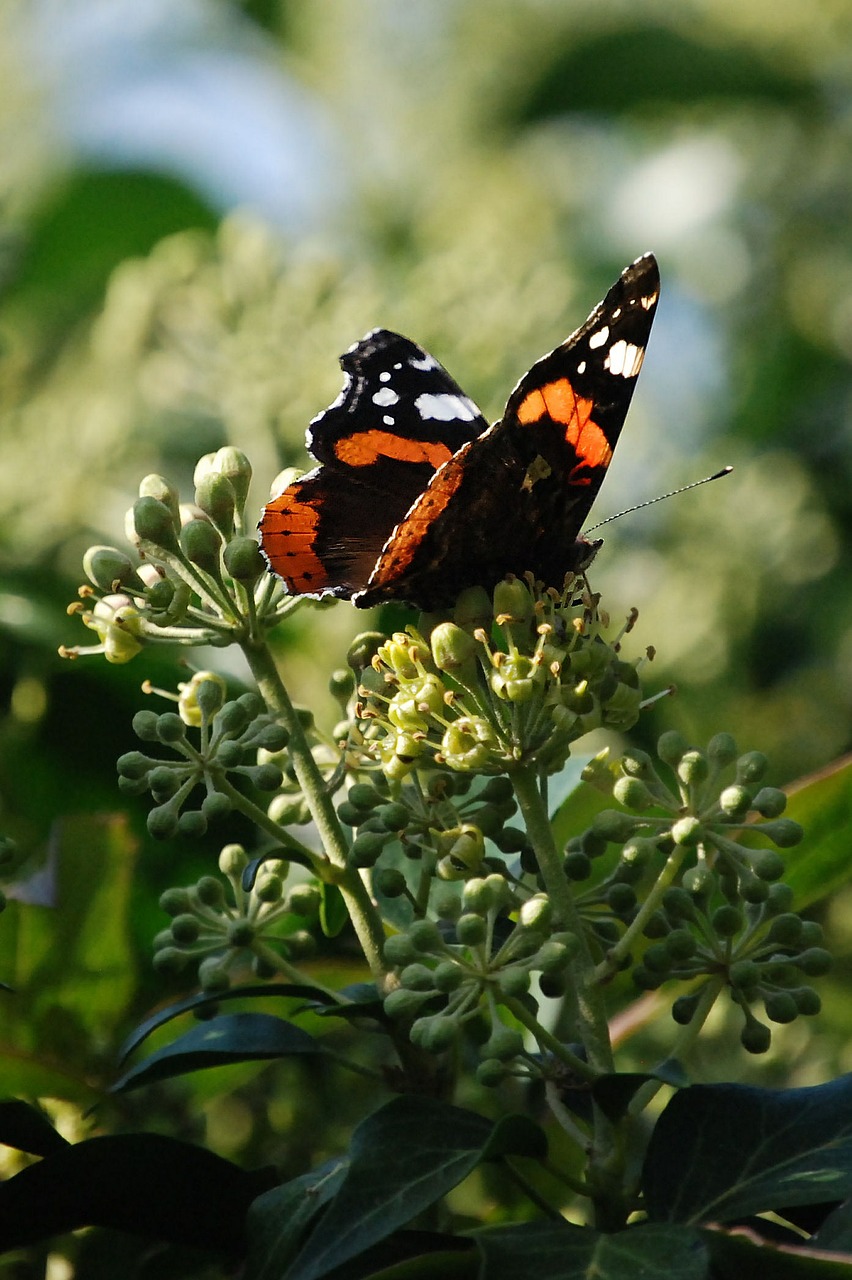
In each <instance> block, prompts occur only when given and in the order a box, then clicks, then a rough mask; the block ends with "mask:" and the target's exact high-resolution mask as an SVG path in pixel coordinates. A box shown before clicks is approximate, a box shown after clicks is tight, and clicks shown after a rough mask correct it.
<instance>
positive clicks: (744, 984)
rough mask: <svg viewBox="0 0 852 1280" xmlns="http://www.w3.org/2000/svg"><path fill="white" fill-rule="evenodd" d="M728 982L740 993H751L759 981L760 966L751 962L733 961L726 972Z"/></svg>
mask: <svg viewBox="0 0 852 1280" xmlns="http://www.w3.org/2000/svg"><path fill="white" fill-rule="evenodd" d="M728 981H729V982H730V984H731V986H732V987H738V988H739V989H740V990H741V991H751V990H752V989H753V988H754V987H756V986H757V984H758V982H759V981H760V966H759V965H757V964H755V962H754V961H753V960H735V961H734V963H733V964H732V965H731V967H730V969H729V970H728Z"/></svg>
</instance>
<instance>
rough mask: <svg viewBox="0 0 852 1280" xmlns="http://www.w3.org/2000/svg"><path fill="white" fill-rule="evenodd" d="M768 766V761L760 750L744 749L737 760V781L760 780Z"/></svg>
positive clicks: (749, 782)
mask: <svg viewBox="0 0 852 1280" xmlns="http://www.w3.org/2000/svg"><path fill="white" fill-rule="evenodd" d="M768 768H769V761H768V760H767V758H766V756H765V755H764V754H763V752H762V751H746V752H745V754H744V755H741V756H740V758H739V760H738V761H737V782H744V783H747V784H751V783H755V782H760V781H762V779H763V776H764V774H765V773H766V770H767V769H768Z"/></svg>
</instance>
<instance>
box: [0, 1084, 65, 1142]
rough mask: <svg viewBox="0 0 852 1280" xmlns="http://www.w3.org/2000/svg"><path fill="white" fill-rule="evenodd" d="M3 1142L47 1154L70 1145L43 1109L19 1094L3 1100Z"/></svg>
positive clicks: (0, 1105) (0, 1118) (0, 1135)
mask: <svg viewBox="0 0 852 1280" xmlns="http://www.w3.org/2000/svg"><path fill="white" fill-rule="evenodd" d="M0 1143H2V1144H3V1146H4V1147H14V1148H15V1149H16V1150H17V1151H27V1152H29V1154H30V1155H32V1156H46V1155H48V1154H49V1153H50V1152H51V1151H57V1150H59V1149H60V1148H61V1147H67V1146H68V1143H67V1142H66V1140H65V1138H63V1137H62V1135H61V1134H59V1133H57V1132H56V1130H55V1129H54V1127H53V1125H52V1124H51V1123H50V1121H49V1120H48V1118H47V1116H46V1115H45V1114H44V1112H42V1111H39V1110H37V1109H36V1108H35V1107H31V1106H30V1105H29V1104H28V1103H26V1102H21V1101H20V1100H19V1099H18V1098H7V1099H4V1101H2V1102H0Z"/></svg>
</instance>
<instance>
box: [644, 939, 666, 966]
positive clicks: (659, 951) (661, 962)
mask: <svg viewBox="0 0 852 1280" xmlns="http://www.w3.org/2000/svg"><path fill="white" fill-rule="evenodd" d="M642 963H643V964H644V966H645V968H646V969H649V970H650V972H651V973H656V974H664V973H668V972H669V970H670V969H671V967H672V957H671V955H670V954H669V950H668V948H667V946H666V944H665V943H664V942H655V943H654V945H653V946H651V947H648V949H647V951H646V952H645V954H644V956H643V957H642Z"/></svg>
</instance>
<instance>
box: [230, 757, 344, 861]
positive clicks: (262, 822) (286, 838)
mask: <svg viewBox="0 0 852 1280" xmlns="http://www.w3.org/2000/svg"><path fill="white" fill-rule="evenodd" d="M215 785H216V790H217V791H221V793H222V795H224V796H227V797H228V799H229V800H230V802H231V805H232V806H233V808H234V809H236V810H237V812H238V813H241V814H243V816H244V817H246V818H248V819H249V821H250V822H253V823H254V825H255V826H256V827H258V828H259V829H260V830H261V831H265V832H267V834H268V835H271V836H272V838H273V840H275V841H277V843H278V844H281V845H283V846H284V848H285V849H289V850H290V851H291V852H292V853H293V855H294V856H295V857H297V860H298V861H300V862H302V863H304V864H305V865H308V864H309V865H310V866H311V868H312V869H313V871H314V872H315V874H316V875H318V876H322V874H323V864H324V861H325V860H324V859H323V858H322V857H320V856H319V855H318V854H317V852H316V850H315V849H309V848H308V846H307V845H306V844H302V842H301V840H297V839H296V837H295V836H291V835H290V832H289V831H287V830H286V829H285V828H284V827H282V826H280V825H279V823H277V822H276V821H275V820H274V818H270V816H269V814H268V813H267V812H266V810H265V809H261V807H260V805H257V804H255V803H254V801H253V800H249V799H248V798H247V797H246V796H244V795H243V794H242V792H241V791H238V790H237V788H236V787H235V786H234V785H233V784H232V783H231V782H230V781H229V779H228V778H226V777H225V775H224V772H223V773H222V775H221V776H219V777H217V778H216V784H215Z"/></svg>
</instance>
